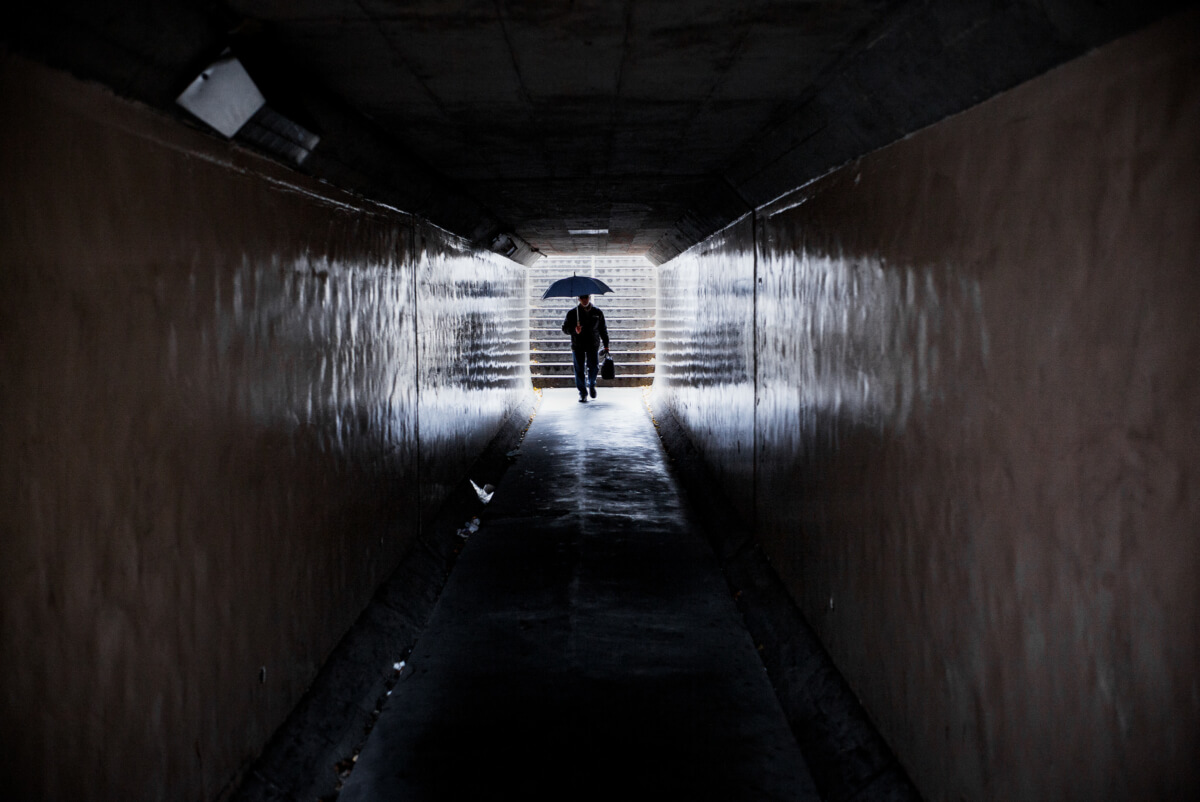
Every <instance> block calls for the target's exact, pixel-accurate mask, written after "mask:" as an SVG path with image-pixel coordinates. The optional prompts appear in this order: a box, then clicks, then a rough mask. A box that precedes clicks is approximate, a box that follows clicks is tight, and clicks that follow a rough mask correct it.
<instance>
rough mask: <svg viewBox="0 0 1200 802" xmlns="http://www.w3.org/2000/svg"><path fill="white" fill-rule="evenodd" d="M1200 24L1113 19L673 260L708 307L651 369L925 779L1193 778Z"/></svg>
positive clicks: (979, 794)
mask: <svg viewBox="0 0 1200 802" xmlns="http://www.w3.org/2000/svg"><path fill="white" fill-rule="evenodd" d="M1198 34H1200V15H1197V14H1196V13H1195V12H1190V13H1189V14H1186V15H1184V16H1182V17H1180V18H1177V19H1175V20H1170V21H1168V22H1167V23H1165V24H1163V25H1160V26H1157V27H1156V28H1153V29H1151V30H1149V31H1146V32H1143V33H1141V34H1138V35H1135V36H1132V37H1129V38H1127V39H1126V40H1123V41H1120V42H1117V43H1115V44H1114V45H1112V46H1109V47H1107V48H1105V49H1103V50H1101V51H1098V52H1097V53H1094V54H1092V55H1090V56H1088V57H1085V58H1083V59H1080V60H1079V61H1077V62H1074V63H1072V64H1069V65H1066V66H1065V67H1063V68H1061V69H1058V70H1056V71H1054V72H1051V73H1049V74H1047V75H1045V76H1043V77H1041V78H1038V79H1036V80H1034V81H1031V82H1029V83H1028V84H1025V85H1024V86H1021V87H1019V88H1017V89H1016V90H1014V91H1012V92H1009V93H1006V94H1004V95H1001V96H999V97H997V98H994V99H993V100H991V101H988V102H987V103H984V104H982V105H980V106H978V107H976V108H975V109H972V110H971V111H968V112H966V113H964V114H961V115H959V116H957V117H954V118H951V119H949V120H946V121H944V122H942V123H940V124H938V125H936V126H933V127H932V128H929V129H926V130H925V131H922V132H921V133H919V134H917V135H914V136H912V137H910V138H909V139H907V140H904V141H902V142H899V143H897V144H895V145H892V146H891V147H889V148H886V149H884V150H882V151H879V152H877V153H874V154H871V155H869V156H866V157H864V158H862V159H861V160H859V161H858V162H855V163H853V164H850V165H847V166H846V167H844V168H843V169H841V170H838V171H837V172H835V173H833V174H831V175H829V176H827V177H825V178H823V179H820V180H818V181H816V182H814V183H813V184H811V185H809V186H807V187H805V188H802V189H800V190H798V191H797V192H795V193H793V194H791V195H789V196H787V197H785V198H782V199H780V200H779V201H777V202H776V203H774V204H772V205H770V206H767V207H765V208H763V209H760V210H758V211H757V214H756V219H757V223H756V225H757V237H756V238H755V237H752V236H751V233H750V231H749V230H748V229H747V227H746V226H745V225H741V226H740V227H733V228H730V229H728V230H727V231H726V232H724V233H723V235H722V236H721V237H718V238H714V240H711V241H710V242H709V243H705V244H702V245H701V246H697V247H696V248H695V249H693V250H692V251H691V252H689V253H688V254H687V255H686V256H684V257H682V258H681V259H679V260H677V261H676V262H672V263H670V264H668V265H667V266H665V267H664V269H663V283H664V287H666V286H668V285H670V287H671V288H672V290H671V291H668V292H664V293H663V304H664V311H663V312H662V314H663V318H664V319H672V320H676V321H693V320H694V321H695V323H691V324H687V330H686V331H685V333H683V334H682V335H680V334H679V333H678V331H679V330H678V329H677V330H675V331H673V332H672V333H670V334H664V342H663V344H662V346H660V365H659V375H660V376H661V377H662V379H661V380H660V383H661V384H662V385H663V386H661V387H658V388H656V391H657V392H658V394H659V395H658V397H659V399H661V400H663V401H665V402H666V404H667V405H668V406H669V408H670V409H671V410H672V412H674V414H675V415H676V416H678V417H679V418H680V419H681V422H682V424H683V426H685V427H686V428H687V430H688V431H689V432H691V433H692V436H693V437H694V438H696V440H697V443H696V445H697V448H698V449H699V450H700V451H701V452H702V453H704V454H705V455H706V458H707V459H708V460H709V461H710V463H711V467H713V469H714V471H715V472H716V473H717V475H718V476H719V477H720V478H721V481H722V483H723V485H724V486H725V488H726V489H727V490H732V491H733V493H734V501H735V503H736V504H738V505H740V506H742V507H743V508H747V507H752V508H753V512H754V515H755V516H756V519H757V522H758V528H757V535H758V538H759V540H760V541H761V543H762V544H763V546H764V548H765V550H766V551H767V553H768V554H769V555H770V557H771V558H772V560H773V564H774V566H775V567H776V570H777V572H778V573H779V575H780V576H781V577H782V578H783V579H784V580H785V582H786V584H787V585H788V587H789V589H790V590H791V593H792V595H793V597H794V598H795V600H796V601H797V602H798V604H799V606H800V608H801V610H802V611H803V613H804V615H805V617H806V618H807V619H808V621H809V622H810V623H811V624H812V626H813V628H814V629H815V630H816V631H817V633H818V634H819V635H820V637H821V639H822V641H823V642H824V643H825V645H826V646H827V648H828V649H829V651H830V652H831V654H832V656H833V658H834V660H835V662H836V663H837V664H838V666H839V668H840V669H841V670H842V671H843V673H844V674H845V675H846V677H847V679H848V680H849V682H850V684H851V686H852V687H853V688H854V689H855V691H856V693H857V694H858V695H859V696H860V697H861V699H862V701H863V703H864V705H865V706H866V708H867V709H868V711H869V712H870V714H871V715H872V716H873V718H874V719H875V721H876V722H877V723H878V725H879V727H880V729H881V731H882V732H883V733H884V735H885V736H886V737H887V738H888V740H889V742H890V743H891V745H892V747H893V749H894V750H895V751H896V753H897V755H898V756H899V757H900V759H901V761H902V762H903V763H904V764H905V766H906V768H907V769H908V770H909V772H910V773H911V775H912V777H913V779H914V781H915V782H916V784H917V785H918V787H919V788H921V790H922V792H923V793H924V794H925V795H927V796H928V797H929V798H931V799H939V800H940V799H946V800H957V799H964V798H965V799H993V800H1011V799H1034V798H1040V799H1079V800H1091V799H1102V798H1120V799H1182V798H1192V797H1193V796H1196V795H1197V794H1200V769H1198V768H1197V763H1196V760H1195V756H1196V755H1197V754H1200V686H1198V685H1197V680H1196V673H1195V667H1196V666H1197V665H1198V664H1200V630H1198V629H1197V626H1196V623H1197V621H1198V620H1200V596H1198V594H1197V591H1196V587H1197V581H1196V577H1197V576H1198V575H1200V541H1198V540H1197V539H1196V536H1195V533H1196V531H1197V528H1198V524H1200V509H1198V508H1197V499H1200V478H1198V477H1200V462H1198V458H1197V454H1200V429H1198V428H1197V424H1196V422H1197V421H1198V420H1200V374H1198V373H1197V371H1196V364H1197V359H1198V358H1200V328H1197V326H1196V309H1197V308H1200V277H1198V274H1197V272H1196V254H1197V253H1200V189H1198V187H1200V145H1198V143H1200V78H1198V76H1200V46H1198V45H1197V42H1200V35H1198ZM755 245H757V251H756V253H757V259H756V262H755V264H754V265H753V266H752V267H750V268H747V267H746V266H745V261H746V259H745V257H742V256H740V254H743V253H746V252H748V251H750V250H751V249H752V248H754V247H755ZM750 272H753V273H754V274H755V275H754V278H755V285H756V287H757V299H756V303H755V306H756V309H757V314H756V316H754V317H753V326H751V325H749V324H748V323H747V315H748V311H747V309H748V305H747V302H746V300H745V297H744V295H745V293H744V289H743V287H744V284H745V282H746V277H747V275H748V274H749V273H750ZM716 273H720V274H721V276H722V277H723V278H722V279H717V278H714V274H716ZM714 296H715V297H714ZM679 325H684V324H679ZM706 329H707V333H706V334H705V333H702V332H703V331H704V330H706ZM755 332H756V339H754V340H753V342H751V341H750V340H751V338H752V337H754V336H755V334H754V333H755ZM747 351H750V352H751V353H752V355H753V357H752V358H753V359H754V361H755V362H756V364H757V372H756V373H754V374H753V375H752V376H751V375H748V374H747V373H746V371H745V369H744V366H745V364H746V363H747V362H748V361H749V359H750V358H748V357H745V356H742V355H743V354H745V353H746V352H747ZM731 354H736V355H738V356H737V358H732V359H731V358H730V355H731ZM668 360H669V362H670V364H663V363H664V362H667V361H668ZM726 365H728V366H729V367H728V368H726V367H724V366H726ZM717 366H720V367H717ZM726 370H728V373H726V372H725V371H726ZM712 372H717V373H720V374H721V375H719V376H716V377H711V376H710V375H709V374H710V373H712ZM713 388H719V389H718V390H714V389H713ZM746 397H753V398H754V399H755V403H756V413H755V416H754V419H755V421H756V423H755V424H754V437H755V452H756V462H755V463H754V466H755V467H756V470H755V469H754V468H753V467H751V466H750V465H748V464H747V462H746V461H745V460H744V459H743V458H742V457H741V456H740V452H739V450H738V448H737V445H740V444H741V443H743V442H744V440H745V438H746V427H747V420H748V419H749V415H748V412H747V406H748V405H747V403H746V402H745V401H737V400H735V399H744V398H746ZM735 410H736V411H735ZM747 487H751V488H753V490H752V492H751V493H750V494H749V495H747V490H746V488H747Z"/></svg>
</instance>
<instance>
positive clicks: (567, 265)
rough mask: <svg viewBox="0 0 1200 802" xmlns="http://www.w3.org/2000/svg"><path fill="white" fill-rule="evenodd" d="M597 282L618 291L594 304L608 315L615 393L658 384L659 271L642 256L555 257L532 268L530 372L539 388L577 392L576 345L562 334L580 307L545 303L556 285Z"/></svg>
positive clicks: (554, 301)
mask: <svg viewBox="0 0 1200 802" xmlns="http://www.w3.org/2000/svg"><path fill="white" fill-rule="evenodd" d="M572 273H574V274H575V275H579V276H592V277H594V278H598V279H600V280H601V281H603V282H605V283H606V284H608V286H610V287H612V289H613V292H612V293H610V294H606V295H598V296H596V297H595V298H593V301H594V303H595V304H596V306H597V307H599V308H600V309H601V310H603V312H604V319H605V322H606V323H607V325H608V333H609V337H610V339H611V345H612V357H613V361H614V362H616V366H617V377H616V378H615V379H612V380H608V381H606V380H603V379H602V380H601V383H602V384H604V385H607V386H609V387H644V386H648V385H650V384H651V383H653V381H654V345H655V319H656V310H657V306H658V280H657V271H656V270H655V268H654V265H653V264H651V263H650V261H649V260H647V259H646V258H644V257H641V256H572V257H550V258H546V259H542V260H540V261H539V262H538V263H537V264H536V265H535V266H533V267H531V268H529V273H528V275H529V286H528V292H529V368H530V372H531V374H532V376H533V386H534V387H539V388H541V387H574V386H575V379H574V373H573V370H572V366H571V343H570V341H569V339H568V338H567V336H566V335H565V334H563V333H562V322H563V317H564V316H565V315H566V313H567V310H569V309H570V308H571V307H572V305H573V304H574V301H573V300H572V299H570V298H548V299H546V300H544V301H543V300H541V298H542V293H543V292H545V290H546V288H547V287H548V286H550V283H551V282H553V281H554V280H555V279H559V278H562V277H564V276H569V275H571V274H572Z"/></svg>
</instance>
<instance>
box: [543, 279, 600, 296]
mask: <svg viewBox="0 0 1200 802" xmlns="http://www.w3.org/2000/svg"><path fill="white" fill-rule="evenodd" d="M612 291H613V288H612V287H610V286H608V285H607V284H605V283H604V282H603V281H601V280H600V279H598V278H592V277H591V276H570V277H568V278H560V279H559V280H558V281H556V282H554V283H553V284H551V285H550V286H549V287H548V288H547V289H546V291H545V292H544V293H542V300H543V301H544V300H546V299H547V298H578V297H579V296H580V295H603V294H604V293H606V292H612Z"/></svg>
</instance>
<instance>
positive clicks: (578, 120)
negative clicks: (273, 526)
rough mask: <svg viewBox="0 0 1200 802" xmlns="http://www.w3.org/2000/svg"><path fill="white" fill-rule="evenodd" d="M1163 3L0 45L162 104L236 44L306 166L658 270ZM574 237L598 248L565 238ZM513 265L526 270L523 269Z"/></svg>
mask: <svg viewBox="0 0 1200 802" xmlns="http://www.w3.org/2000/svg"><path fill="white" fill-rule="evenodd" d="M1183 5H1186V3H1183V2H1161V1H1158V0H1149V1H1148V2H1130V1H1129V0H1116V1H1115V2H1079V1H1078V0H1026V1H1025V2H995V1H994V0H925V1H924V2H920V1H918V0H909V1H908V2H894V1H891V2H889V1H888V0H811V1H810V2H794V1H793V2H783V1H782V0H775V1H772V0H740V1H735V0H726V1H725V2H720V1H718V0H708V2H702V1H701V0H689V2H681V1H679V0H675V1H674V2H666V0H636V2H635V1H634V0H625V2H605V1H603V0H590V2H589V1H582V0H574V1H571V0H508V1H507V2H505V1H504V0H495V1H494V2H493V1H492V0H486V1H483V0H480V1H475V0H459V1H458V2H452V1H451V0H410V1H408V2H396V1H395V0H390V1H387V0H229V2H227V3H219V2H202V1H201V0H193V1H192V2H161V3H139V2H132V0H124V1H123V2H108V3H94V2H88V3H84V2H61V3H55V2H50V3H44V4H41V5H38V6H36V7H31V8H27V9H25V10H23V11H21V12H18V16H17V18H16V20H15V22H14V24H13V25H12V27H10V29H9V33H8V34H6V43H7V45H8V46H9V47H11V48H14V49H16V50H18V51H21V52H24V53H26V54H29V55H32V56H33V57H35V58H39V59H41V60H44V61H47V62H49V63H51V64H53V65H55V66H62V67H66V68H68V69H71V70H72V71H74V72H76V73H77V74H81V75H82V76H83V77H88V78H95V79H99V80H101V81H104V82H105V83H108V84H109V85H110V86H112V87H113V88H114V89H116V90H117V91H118V92H121V93H123V94H127V95H131V96H133V97H136V98H138V99H141V100H144V101H146V102H150V103H152V104H154V105H157V106H159V107H160V108H164V109H170V110H172V112H173V113H179V112H177V111H176V110H175V109H174V106H173V103H172V101H173V98H174V97H175V96H176V95H177V94H178V92H179V91H180V90H181V89H182V88H183V86H185V85H186V84H187V83H188V82H189V81H190V80H191V79H192V78H193V77H194V76H195V75H196V73H197V72H198V71H199V70H200V69H201V68H202V67H203V66H205V64H206V63H207V60H209V59H211V58H213V57H215V56H216V55H217V54H218V53H219V52H220V51H221V50H222V49H223V48H224V47H227V46H228V47H232V48H233V50H234V52H235V53H236V54H237V55H238V56H239V57H240V58H241V59H242V60H243V62H245V63H246V65H247V67H248V69H249V70H250V72H251V74H252V75H253V76H254V77H255V80H256V81H257V82H258V83H259V84H260V85H261V86H262V87H263V89H264V94H265V95H266V97H267V100H268V103H269V104H270V105H271V106H272V107H275V108H278V109H280V110H282V111H283V112H284V113H286V114H288V115H290V116H291V117H293V118H294V119H297V120H299V121H301V122H302V123H303V124H305V125H307V126H309V127H310V128H312V129H313V130H315V131H316V132H317V133H319V134H320V135H321V136H322V138H323V140H322V143H321V145H319V146H318V148H317V150H316V151H315V152H314V158H312V159H311V160H310V161H309V162H308V163H306V165H305V169H306V170H308V171H310V172H313V173H315V174H317V175H319V176H320V177H323V178H326V179H327V180H330V181H332V182H334V183H338V184H340V185H343V186H346V187H348V188H351V189H356V190H358V191H360V192H362V193H364V194H367V195H370V196H373V197H376V198H378V199H381V200H384V201H385V202H390V203H394V204H396V205H399V206H401V207H403V208H406V209H410V210H413V211H416V212H418V213H421V214H424V215H426V216H428V217H430V218H431V219H433V220H434V221H435V222H438V223H440V224H442V225H444V226H446V227H447V228H450V229H452V230H455V231H457V232H458V233H461V234H465V235H467V236H469V237H471V238H472V239H474V240H476V241H477V242H480V243H482V244H490V243H491V242H493V241H494V239H495V237H496V236H497V235H498V234H501V233H504V232H515V233H516V234H518V235H519V238H517V241H518V242H520V241H521V240H522V239H523V240H524V242H523V243H521V245H522V248H521V252H520V253H519V254H518V258H520V257H523V256H525V257H527V256H529V255H530V254H529V252H528V251H527V250H526V249H525V244H526V243H527V244H528V246H529V247H530V248H532V249H533V251H534V253H536V252H540V253H542V254H546V255H561V254H572V253H580V252H583V253H645V254H647V255H649V256H650V257H651V258H652V259H654V260H655V261H660V262H661V261H664V260H666V259H668V258H670V257H671V256H673V255H675V254H676V253H678V252H680V251H681V250H683V249H684V248H686V247H688V246H690V245H691V244H693V243H695V242H697V241H699V240H700V239H702V238H703V237H704V236H707V235H708V234H710V233H712V232H713V231H715V230H717V229H718V228H720V227H721V226H723V225H725V224H726V223H728V222H730V221H732V220H733V219H736V218H737V217H738V216H740V215H741V214H743V213H745V212H746V211H747V210H748V209H749V208H750V207H752V206H757V205H759V204H762V203H765V202H767V201H769V200H771V199H772V198H774V197H777V196H778V195H779V194H781V193H783V192H785V191H787V190H788V189H791V188H793V187H796V186H798V185H800V184H803V183H805V182H806V181H808V180H811V179H812V178H814V177H816V176H818V175H820V174H822V173H824V172H826V171H828V170H829V169H831V168H833V167H835V166H837V165H839V164H842V163H844V162H846V161H848V160H850V159H853V158H856V157H858V156H860V155H863V154H864V153H866V152H868V151H871V150H874V149H876V148H878V147H882V146H883V145H886V144H889V143H890V142H893V141H895V140H897V139H899V138H901V137H903V136H905V135H906V134H908V133H911V132H912V131H914V130H916V129H918V128H921V127H923V126H925V125H929V124H931V123H933V122H936V121H938V120H940V119H942V118H944V117H946V116H948V115H949V114H952V113H955V112H957V111H960V110H962V109H964V108H967V107H969V106H971V105H974V104H975V103H977V102H979V101H981V100H984V99H986V98H987V97H989V96H991V95H993V94H995V93H996V92H998V91H1001V90H1003V89H1005V88H1008V87H1010V86H1013V85H1015V84H1017V83H1020V82H1022V81H1024V80H1027V79H1028V78H1031V77H1033V76H1035V75H1037V74H1040V73H1041V72H1044V71H1045V70H1047V69H1049V68H1051V67H1053V66H1055V65H1056V64H1059V63H1061V62H1063V61H1066V60H1068V59H1070V58H1073V57H1074V56H1076V55H1078V54H1080V53H1082V52H1083V51H1085V50H1087V49H1089V48H1090V47H1093V46H1095V45H1098V44H1101V43H1103V42H1105V41H1108V40H1110V39H1112V38H1114V37H1116V36H1119V35H1121V34H1122V33H1125V32H1128V31H1131V30H1133V29H1135V28H1137V27H1140V26H1141V25H1143V24H1146V23H1148V22H1150V21H1152V20H1153V19H1156V18H1158V17H1160V16H1162V15H1163V14H1165V13H1167V12H1169V11H1171V10H1172V9H1174V8H1176V7H1180V6H1183ZM571 229H593V230H594V229H607V230H608V232H609V233H608V234H606V235H571V234H570V233H569V231H570V230H571ZM526 261H528V259H526Z"/></svg>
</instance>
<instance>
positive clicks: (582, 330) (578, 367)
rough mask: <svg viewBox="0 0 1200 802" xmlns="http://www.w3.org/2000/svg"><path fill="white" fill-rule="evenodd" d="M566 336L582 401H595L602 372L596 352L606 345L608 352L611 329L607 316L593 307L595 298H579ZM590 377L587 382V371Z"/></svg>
mask: <svg viewBox="0 0 1200 802" xmlns="http://www.w3.org/2000/svg"><path fill="white" fill-rule="evenodd" d="M562 330H563V334H569V335H571V356H572V359H573V360H574V363H575V389H576V390H578V391H579V401H580V403H584V402H586V401H587V400H588V396H589V395H591V397H592V398H595V397H596V373H597V372H599V364H600V363H599V358H598V354H597V350H598V349H599V347H600V343H601V342H603V343H604V350H605V351H606V352H607V351H608V327H607V326H606V325H604V313H603V312H601V311H600V309H599V308H598V307H596V306H593V305H592V296H590V295H580V296H579V305H578V306H576V307H574V308H573V309H571V310H570V311H569V312H567V318H566V320H564V321H563V325H562ZM585 366H586V369H587V376H586V381H585V376H584V368H585Z"/></svg>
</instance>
